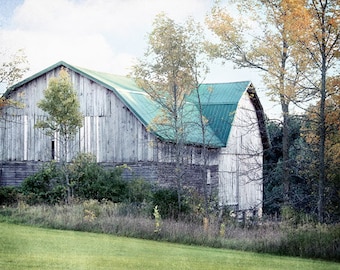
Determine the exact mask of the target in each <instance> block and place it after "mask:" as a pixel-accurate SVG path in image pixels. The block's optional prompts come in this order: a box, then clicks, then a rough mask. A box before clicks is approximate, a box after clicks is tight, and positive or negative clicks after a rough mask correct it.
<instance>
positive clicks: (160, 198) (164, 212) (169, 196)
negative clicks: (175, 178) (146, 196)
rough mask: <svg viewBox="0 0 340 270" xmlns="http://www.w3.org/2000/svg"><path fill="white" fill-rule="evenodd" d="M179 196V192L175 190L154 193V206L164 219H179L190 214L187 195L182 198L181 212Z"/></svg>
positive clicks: (166, 189) (159, 190) (165, 189)
mask: <svg viewBox="0 0 340 270" xmlns="http://www.w3.org/2000/svg"><path fill="white" fill-rule="evenodd" d="M177 194H178V193H177V190H176V189H173V188H163V189H158V190H156V191H155V192H154V194H153V204H154V206H156V205H157V206H158V211H159V214H160V215H161V217H162V218H176V219H177V218H178V217H179V216H180V215H181V214H186V213H188V212H190V207H189V205H188V203H187V200H185V195H183V196H181V210H179V206H178V196H177Z"/></svg>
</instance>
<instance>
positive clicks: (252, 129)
mask: <svg viewBox="0 0 340 270" xmlns="http://www.w3.org/2000/svg"><path fill="white" fill-rule="evenodd" d="M257 121H258V120H257V117H256V112H255V108H254V106H253V104H252V103H251V101H250V98H249V96H248V93H247V92H245V93H244V95H243V96H242V98H241V100H240V101H239V104H238V108H237V111H236V112H235V117H234V121H233V124H232V128H231V131H230V134H229V139H228V144H227V146H226V147H225V148H222V149H221V150H220V160H219V181H220V185H219V197H220V203H221V204H227V205H235V206H236V207H237V208H238V209H251V208H259V207H260V208H261V204H262V199H263V198H262V165H263V164H262V154H263V146H262V141H261V136H260V130H259V126H258V122H257Z"/></svg>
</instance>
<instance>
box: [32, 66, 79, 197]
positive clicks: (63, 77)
mask: <svg viewBox="0 0 340 270" xmlns="http://www.w3.org/2000/svg"><path fill="white" fill-rule="evenodd" d="M38 107H39V108H40V109H42V110H43V111H44V112H46V113H47V117H46V119H45V120H41V121H39V122H37V123H36V125H35V127H36V128H41V129H42V130H43V131H44V132H45V133H46V134H47V135H48V136H51V137H53V138H54V139H55V140H56V141H58V142H59V144H60V147H59V154H58V158H59V162H60V164H61V168H62V170H63V172H64V176H65V183H66V185H67V190H68V194H67V195H68V200H69V199H70V197H71V187H70V181H69V174H68V170H67V165H66V163H67V160H68V154H69V153H68V148H69V147H70V142H71V140H72V139H73V138H74V136H75V135H76V134H77V132H78V130H79V128H81V127H82V125H83V115H82V114H81V112H80V104H79V100H78V96H77V92H76V91H75V90H74V89H73V86H72V82H71V79H70V76H69V74H68V72H67V69H65V68H61V70H60V72H59V77H57V78H51V79H50V81H49V84H48V88H47V89H46V90H45V91H44V98H43V99H42V100H40V101H39V103H38Z"/></svg>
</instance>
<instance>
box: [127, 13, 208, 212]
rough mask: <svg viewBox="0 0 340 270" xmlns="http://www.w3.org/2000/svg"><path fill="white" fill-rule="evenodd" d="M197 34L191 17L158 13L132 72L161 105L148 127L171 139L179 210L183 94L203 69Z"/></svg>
mask: <svg viewBox="0 0 340 270" xmlns="http://www.w3.org/2000/svg"><path fill="white" fill-rule="evenodd" d="M201 34H202V30H201V29H200V27H199V25H198V24H196V23H195V22H194V21H193V20H192V19H189V20H187V21H186V22H185V24H183V25H180V24H177V23H176V22H175V21H174V20H172V19H170V18H169V17H167V16H166V15H165V14H159V15H158V16H157V17H156V19H155V21H154V24H153V30H152V32H151V33H150V35H149V40H148V45H149V46H148V49H147V51H146V52H145V55H144V58H143V59H139V62H138V64H137V65H135V66H134V68H133V72H132V76H133V77H134V78H136V81H137V83H138V85H139V86H140V87H141V88H143V89H144V90H145V91H146V92H147V93H148V94H149V95H150V97H151V98H152V99H153V100H155V101H156V102H157V103H158V104H159V105H160V107H161V113H160V114H159V115H157V117H156V118H155V119H153V123H152V124H151V125H150V127H149V128H150V129H153V130H154V131H157V132H159V131H162V133H163V134H165V136H168V139H169V140H170V141H172V144H173V147H174V151H175V153H174V163H175V170H174V174H175V177H176V184H177V193H178V206H179V210H180V209H181V196H182V185H183V178H184V162H183V157H184V156H185V155H184V154H185V153H184V151H185V147H184V143H185V142H186V139H187V135H188V132H189V130H188V129H189V121H192V119H191V118H190V117H189V116H188V109H187V108H188V107H187V106H186V105H187V104H186V103H187V102H186V100H185V97H186V96H187V95H189V94H190V93H191V92H192V91H193V90H194V89H197V88H198V86H199V84H200V81H201V80H203V79H202V78H203V77H204V76H205V75H206V72H207V65H206V64H205V62H204V61H203V60H202V57H201V53H202V52H203V46H202V45H203V42H202V40H200V38H201ZM189 113H190V112H189Z"/></svg>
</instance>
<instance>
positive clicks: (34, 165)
mask: <svg viewBox="0 0 340 270" xmlns="http://www.w3.org/2000/svg"><path fill="white" fill-rule="evenodd" d="M44 164H45V163H44V162H33V161H30V162H18V161H9V162H3V163H2V164H1V166H0V186H19V185H20V184H21V183H22V181H23V180H24V179H25V178H26V177H28V176H30V175H32V174H34V173H35V172H37V171H38V170H39V169H41V168H42V167H43V165H44ZM101 165H103V166H104V167H105V168H106V169H112V168H114V167H115V166H117V165H120V164H117V163H101ZM126 165H127V166H128V168H127V169H124V171H123V174H122V177H123V179H126V180H132V179H137V178H141V179H144V180H146V181H149V182H150V183H153V184H156V185H158V186H161V187H167V188H169V187H176V183H175V180H176V179H175V177H174V176H175V174H174V170H175V164H173V163H157V162H138V163H131V164H126ZM201 168H202V167H200V166H198V165H187V166H186V167H185V175H184V178H183V183H182V184H183V187H184V188H189V189H192V190H194V191H196V192H197V193H198V194H201V195H203V194H204V185H205V184H206V185H207V188H208V191H209V192H210V194H211V195H214V193H216V192H217V190H218V167H217V166H208V168H207V169H208V170H209V173H208V175H209V181H207V183H206V182H205V180H204V181H203V180H202V178H201Z"/></svg>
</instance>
